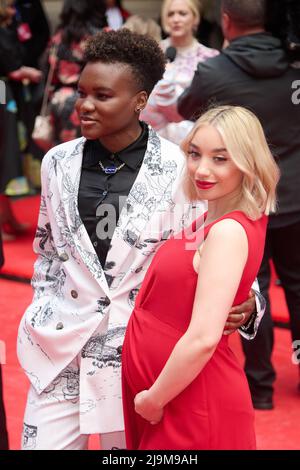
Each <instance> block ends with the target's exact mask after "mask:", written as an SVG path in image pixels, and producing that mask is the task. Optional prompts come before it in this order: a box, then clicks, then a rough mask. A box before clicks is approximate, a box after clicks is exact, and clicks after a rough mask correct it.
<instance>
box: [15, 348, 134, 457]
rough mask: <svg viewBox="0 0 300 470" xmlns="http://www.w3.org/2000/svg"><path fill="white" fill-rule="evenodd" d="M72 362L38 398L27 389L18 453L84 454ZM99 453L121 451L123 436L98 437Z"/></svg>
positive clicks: (85, 442) (85, 437)
mask: <svg viewBox="0 0 300 470" xmlns="http://www.w3.org/2000/svg"><path fill="white" fill-rule="evenodd" d="M79 364H80V359H79V357H78V358H75V359H74V361H72V363H71V364H70V365H69V366H68V367H67V368H66V369H65V370H64V371H62V373H61V374H59V376H58V377H56V379H55V380H54V381H53V382H52V384H50V385H49V386H48V387H47V388H46V389H45V390H44V391H43V392H42V393H41V394H40V395H38V394H37V393H36V391H35V389H34V388H33V387H32V386H31V387H30V389H29V392H28V398H27V405H26V410H25V416H24V424H23V432H22V446H21V448H22V450H85V449H87V446H88V438H89V434H81V433H80V412H79V411H80V410H79V406H80V403H79V380H80V373H79V372H80V371H79ZM99 439H100V445H101V449H103V450H108V449H113V448H117V449H125V448H126V444H125V433H124V432H113V433H106V434H101V435H99Z"/></svg>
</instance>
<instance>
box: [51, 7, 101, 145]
mask: <svg viewBox="0 0 300 470" xmlns="http://www.w3.org/2000/svg"><path fill="white" fill-rule="evenodd" d="M106 26H107V22H106V17H105V4H104V0H65V1H64V4H63V7H62V11H61V14H60V23H59V25H58V28H57V31H56V33H55V35H54V36H53V37H52V38H51V41H50V46H49V51H50V52H49V63H52V62H54V67H55V68H54V75H53V79H52V87H53V93H52V95H51V98H50V103H49V108H50V114H51V121H52V124H53V128H54V142H53V145H55V144H59V143H61V142H67V141H69V140H72V139H74V138H76V137H79V136H80V135H81V131H80V123H79V119H78V116H77V113H76V111H75V108H74V105H75V101H76V98H77V83H78V79H79V76H80V72H81V69H82V66H83V50H84V45H85V42H86V40H87V38H88V37H90V36H93V35H94V34H95V33H97V32H99V31H101V30H102V29H103V28H104V27H106ZM53 48H55V49H53Z"/></svg>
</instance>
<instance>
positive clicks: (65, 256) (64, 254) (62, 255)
mask: <svg viewBox="0 0 300 470" xmlns="http://www.w3.org/2000/svg"><path fill="white" fill-rule="evenodd" d="M59 259H60V261H68V259H69V256H68V255H67V253H66V252H65V251H64V252H63V253H61V254H60V255H59Z"/></svg>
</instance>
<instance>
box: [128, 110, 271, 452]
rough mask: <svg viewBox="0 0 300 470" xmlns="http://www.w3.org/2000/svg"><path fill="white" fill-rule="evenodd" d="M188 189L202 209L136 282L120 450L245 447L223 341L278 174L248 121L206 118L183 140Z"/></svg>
mask: <svg viewBox="0 0 300 470" xmlns="http://www.w3.org/2000/svg"><path fill="white" fill-rule="evenodd" d="M182 149H183V151H184V153H185V155H186V159H187V174H186V191H187V194H188V195H189V197H190V199H191V200H195V199H196V198H198V199H206V200H207V201H208V211H207V213H206V214H205V215H204V217H202V218H200V219H198V220H196V221H195V222H194V223H193V225H192V227H190V229H189V230H185V231H183V232H182V233H181V234H179V235H176V236H174V237H173V238H171V239H170V240H168V241H167V242H166V243H165V244H164V245H163V246H162V247H161V248H160V249H159V250H158V252H157V254H156V256H155V257H154V259H153V261H152V264H151V266H150V268H149V270H148V272H147V274H146V277H145V279H144V282H143V285H142V288H141V290H140V292H139V295H138V297H137V300H136V306H135V309H134V311H133V314H132V316H131V318H130V321H129V324H128V327H127V333H126V337H125V342H124V346H123V353H122V355H123V402H124V418H125V431H126V440H127V446H128V448H129V449H255V433H254V411H253V407H252V403H251V397H250V392H249V388H248V384H247V380H246V376H245V374H244V371H243V369H242V367H241V366H240V365H239V363H238V361H237V359H236V358H235V356H234V354H233V352H232V351H231V349H230V348H229V346H228V341H227V340H228V337H227V336H224V335H223V330H224V326H225V323H226V318H227V315H228V311H229V310H230V308H231V306H232V305H236V304H238V303H241V302H243V301H244V300H245V299H246V298H247V296H248V292H249V290H250V287H251V285H252V283H253V281H254V279H255V277H256V274H257V272H258V269H259V266H260V263H261V259H262V255H263V251H264V242H265V234H266V225H267V215H268V214H269V212H270V211H272V210H274V207H275V188H276V184H277V181H278V174H279V172H278V168H277V166H276V164H275V162H274V160H273V157H272V155H271V153H270V150H269V148H268V145H267V143H266V140H265V136H264V133H263V130H262V127H261V125H260V123H259V121H258V119H257V118H256V117H255V116H254V115H253V114H252V113H251V112H250V111H248V110H246V109H244V108H241V107H234V106H223V107H219V108H215V109H212V110H210V111H208V112H207V113H205V114H204V115H203V116H202V117H200V119H199V120H198V121H197V123H196V124H195V126H194V128H193V130H192V131H191V133H190V134H189V135H188V137H187V138H186V139H185V141H184V142H183V144H182Z"/></svg>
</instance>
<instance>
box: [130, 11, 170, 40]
mask: <svg viewBox="0 0 300 470" xmlns="http://www.w3.org/2000/svg"><path fill="white" fill-rule="evenodd" d="M122 28H127V29H129V31H132V32H133V33H138V34H148V36H150V37H152V38H153V39H155V40H156V41H157V42H158V43H159V42H160V41H161V28H160V26H159V25H158V23H156V21H154V20H153V19H152V18H144V17H142V16H139V15H131V16H130V17H129V18H128V20H126V21H125V23H124V24H123V26H122Z"/></svg>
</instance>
